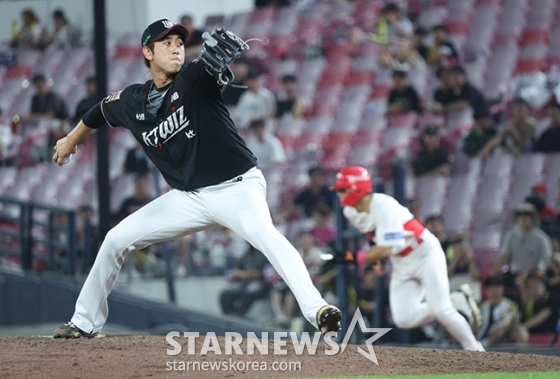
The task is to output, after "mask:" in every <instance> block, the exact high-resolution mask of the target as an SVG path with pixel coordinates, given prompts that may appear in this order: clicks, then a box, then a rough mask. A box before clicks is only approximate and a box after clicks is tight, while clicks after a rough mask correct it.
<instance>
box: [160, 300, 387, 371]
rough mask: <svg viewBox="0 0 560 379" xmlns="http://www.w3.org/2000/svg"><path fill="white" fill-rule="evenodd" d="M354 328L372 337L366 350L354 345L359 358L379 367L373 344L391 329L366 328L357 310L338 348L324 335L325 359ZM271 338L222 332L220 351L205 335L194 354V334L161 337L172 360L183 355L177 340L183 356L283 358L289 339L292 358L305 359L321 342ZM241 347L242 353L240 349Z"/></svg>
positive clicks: (293, 335)
mask: <svg viewBox="0 0 560 379" xmlns="http://www.w3.org/2000/svg"><path fill="white" fill-rule="evenodd" d="M356 324H358V325H359V326H360V330H361V331H362V333H374V334H373V336H371V337H370V338H368V339H367V340H366V341H365V344H366V347H367V350H365V349H362V348H361V347H360V346H357V345H356V348H357V349H358V353H360V354H361V355H363V356H364V357H365V358H367V359H368V360H369V361H371V362H373V363H374V364H376V365H378V366H379V362H378V360H377V356H376V355H375V351H374V350H373V343H374V342H375V341H377V340H378V339H379V338H381V337H383V336H384V335H385V334H387V333H389V332H390V331H391V330H392V328H368V327H367V326H366V323H365V321H364V318H363V317H362V313H361V312H360V309H358V310H356V312H355V313H354V317H353V318H352V321H351V322H350V325H349V326H348V330H347V332H346V334H345V335H344V338H343V339H342V342H341V343H340V344H338V343H337V342H336V341H334V339H335V338H336V336H337V333H335V332H329V333H326V334H325V335H324V336H323V339H324V342H325V343H326V344H327V346H328V347H327V348H325V350H324V353H325V355H335V354H339V353H343V352H344V351H345V350H346V347H347V345H348V341H349V340H350V337H351V336H352V333H353V332H354V329H355V328H356ZM272 335H273V337H272V338H269V332H263V333H261V336H260V337H257V335H256V333H252V332H249V333H248V334H247V338H245V339H244V338H243V336H242V335H241V334H240V333H235V332H226V333H225V338H224V341H225V343H224V348H223V349H222V347H220V343H219V341H218V338H217V337H216V333H214V332H209V333H207V334H206V335H205V336H203V338H204V341H203V343H202V347H201V348H200V349H199V351H197V349H196V340H197V338H201V336H200V333H198V332H184V333H183V334H182V335H181V333H180V332H169V333H167V336H166V337H165V339H166V341H167V343H168V344H169V345H170V346H169V348H168V349H167V355H171V356H176V355H179V354H180V353H181V352H182V351H183V346H182V345H181V343H180V342H179V340H178V339H179V338H186V339H187V343H186V347H187V355H191V356H192V355H197V354H198V355H207V354H208V353H209V352H213V353H214V354H215V355H226V356H231V355H247V356H251V355H256V354H260V355H268V354H269V353H272V354H273V355H287V354H288V350H287V349H286V345H287V338H288V337H289V338H290V340H291V342H292V346H293V348H294V352H295V354H296V355H302V354H304V352H307V354H308V355H315V354H316V353H317V348H318V347H319V342H320V340H321V333H320V332H315V333H313V335H312V336H313V337H312V338H311V336H310V334H309V333H307V332H304V333H301V334H300V335H298V334H297V333H295V332H290V333H288V332H274V333H272ZM244 340H245V342H246V344H245V346H241V343H242V342H243V341H244ZM269 341H270V342H272V346H273V349H272V352H269ZM244 347H245V349H243V348H244ZM256 351H258V353H256Z"/></svg>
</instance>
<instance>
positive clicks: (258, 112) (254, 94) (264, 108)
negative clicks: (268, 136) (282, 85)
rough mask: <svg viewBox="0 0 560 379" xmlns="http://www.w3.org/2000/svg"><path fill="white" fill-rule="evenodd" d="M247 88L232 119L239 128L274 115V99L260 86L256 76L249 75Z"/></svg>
mask: <svg viewBox="0 0 560 379" xmlns="http://www.w3.org/2000/svg"><path fill="white" fill-rule="evenodd" d="M247 87H248V89H247V91H245V92H243V94H242V95H241V97H240V98H239V103H238V104H237V108H236V109H235V111H234V117H235V118H236V119H237V120H238V121H239V126H240V127H241V128H246V127H248V126H249V123H250V122H251V121H253V120H257V119H265V120H267V119H268V118H269V117H272V116H273V115H274V113H275V110H274V107H275V104H276V99H275V98H274V95H273V94H272V92H270V91H269V90H268V89H266V88H264V87H262V86H261V84H260V80H259V76H258V75H256V74H255V73H249V76H248V77H247Z"/></svg>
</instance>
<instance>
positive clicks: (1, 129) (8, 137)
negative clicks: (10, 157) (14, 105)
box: [0, 109, 14, 159]
mask: <svg viewBox="0 0 560 379" xmlns="http://www.w3.org/2000/svg"><path fill="white" fill-rule="evenodd" d="M13 140H14V137H13V135H12V128H11V127H10V126H9V125H6V124H5V123H4V120H3V119H2V109H0V159H2V158H4V155H5V154H6V152H7V151H8V147H9V146H10V145H11V144H12V141H13Z"/></svg>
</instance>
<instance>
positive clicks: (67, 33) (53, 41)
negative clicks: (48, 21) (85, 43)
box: [47, 9, 80, 50]
mask: <svg viewBox="0 0 560 379" xmlns="http://www.w3.org/2000/svg"><path fill="white" fill-rule="evenodd" d="M52 21H53V31H52V33H51V35H50V36H49V37H48V40H47V44H48V45H51V46H54V47H56V48H58V49H65V50H68V49H70V48H71V47H73V46H76V45H77V44H78V42H79V41H78V40H79V37H80V35H79V32H78V31H77V30H76V29H75V28H74V27H73V26H72V25H70V22H69V21H68V19H67V18H66V15H65V14H64V11H63V10H62V9H57V10H55V11H54V12H53V14H52Z"/></svg>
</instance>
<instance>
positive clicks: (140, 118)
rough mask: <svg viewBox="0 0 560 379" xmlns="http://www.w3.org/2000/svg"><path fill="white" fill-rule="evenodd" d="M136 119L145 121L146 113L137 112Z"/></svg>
mask: <svg viewBox="0 0 560 379" xmlns="http://www.w3.org/2000/svg"><path fill="white" fill-rule="evenodd" d="M136 119H137V120H138V121H144V120H145V119H146V118H145V116H144V113H136Z"/></svg>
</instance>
